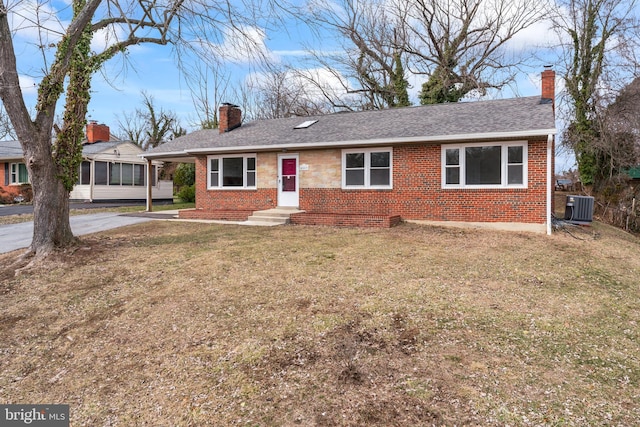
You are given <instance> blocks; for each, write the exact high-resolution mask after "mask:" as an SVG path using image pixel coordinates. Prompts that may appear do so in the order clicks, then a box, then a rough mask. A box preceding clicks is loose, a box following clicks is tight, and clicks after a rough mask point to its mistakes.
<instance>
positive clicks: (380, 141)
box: [149, 128, 557, 157]
mask: <svg viewBox="0 0 640 427" xmlns="http://www.w3.org/2000/svg"><path fill="white" fill-rule="evenodd" d="M556 133H557V130H556V129H555V128H552V129H538V130H530V131H518V132H489V133H472V134H468V133H467V134H458V135H438V136H414V137H408V138H377V139H363V140H353V141H333V142H310V143H306V144H305V143H302V144H301V143H295V144H273V145H270V144H265V145H243V146H232V147H208V148H194V149H191V150H185V151H184V152H182V156H184V154H185V153H187V154H190V155H198V154H213V153H223V152H224V153H230V152H246V151H281V150H302V149H310V148H343V147H358V146H370V145H396V144H411V143H443V144H448V143H454V142H460V141H470V140H479V139H481V140H492V139H523V138H530V137H536V136H538V137H544V138H545V139H546V137H547V136H548V135H549V134H553V135H555V134H556ZM164 154H168V153H163V155H164ZM174 154H175V155H178V153H174ZM149 157H150V156H149Z"/></svg>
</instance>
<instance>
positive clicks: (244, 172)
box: [207, 153, 258, 191]
mask: <svg viewBox="0 0 640 427" xmlns="http://www.w3.org/2000/svg"><path fill="white" fill-rule="evenodd" d="M240 157H241V158H242V186H239V185H237V186H227V187H224V186H223V185H222V179H223V177H224V171H223V163H224V162H223V160H224V159H237V158H240ZM250 158H253V159H254V164H255V169H254V170H252V172H253V173H254V174H255V179H254V182H255V185H252V186H250V185H247V173H248V172H249V171H248V170H247V163H248V159H250ZM213 159H217V160H218V168H219V169H218V183H217V185H213V183H212V182H211V160H213ZM257 188H258V156H257V155H256V153H248V154H226V155H219V156H207V189H208V190H225V191H229V190H255V189H257Z"/></svg>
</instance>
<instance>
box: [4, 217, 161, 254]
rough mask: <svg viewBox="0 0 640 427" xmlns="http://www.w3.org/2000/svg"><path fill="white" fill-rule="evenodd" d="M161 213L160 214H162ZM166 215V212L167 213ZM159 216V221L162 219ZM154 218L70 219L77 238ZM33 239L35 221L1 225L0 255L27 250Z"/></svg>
mask: <svg viewBox="0 0 640 427" xmlns="http://www.w3.org/2000/svg"><path fill="white" fill-rule="evenodd" d="M160 213H161V212H158V214H160ZM165 213H166V211H165ZM160 218H161V217H160V215H158V217H157V219H160ZM153 219H154V217H153V216H151V215H149V216H145V217H139V216H124V215H122V214H120V213H117V212H105V213H96V214H88V215H75V216H71V217H70V218H69V220H70V222H71V230H72V231H73V234H75V235H76V236H82V235H83V234H91V233H97V232H98V231H105V230H110V229H112V228H118V227H124V226H126V225H131V224H139V223H141V222H147V221H152V220H153ZM32 238H33V221H29V222H21V223H19V224H7V225H0V253H5V252H11V251H15V250H16V249H22V248H27V247H29V245H30V244H31V239H32Z"/></svg>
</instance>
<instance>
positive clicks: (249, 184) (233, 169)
mask: <svg viewBox="0 0 640 427" xmlns="http://www.w3.org/2000/svg"><path fill="white" fill-rule="evenodd" d="M207 175H208V188H230V189H255V188H256V178H257V177H256V155H255V154H245V155H242V156H233V155H230V156H209V157H208V158H207Z"/></svg>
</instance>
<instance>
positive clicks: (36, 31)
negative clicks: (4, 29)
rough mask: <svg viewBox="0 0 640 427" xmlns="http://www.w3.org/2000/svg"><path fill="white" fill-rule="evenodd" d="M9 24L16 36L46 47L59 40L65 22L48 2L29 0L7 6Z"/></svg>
mask: <svg viewBox="0 0 640 427" xmlns="http://www.w3.org/2000/svg"><path fill="white" fill-rule="evenodd" d="M9 26H10V27H11V30H12V31H13V32H14V33H15V34H16V36H18V37H21V38H22V39H24V40H25V41H28V42H31V43H35V44H36V45H38V46H44V47H46V46H49V45H51V44H55V43H57V42H58V41H59V40H60V38H61V36H62V34H63V33H64V31H65V28H66V26H67V23H65V22H63V21H61V20H60V19H59V17H58V15H57V11H56V10H54V9H52V8H51V7H49V4H47V3H43V4H40V3H38V2H36V1H32V0H29V1H25V2H19V3H17V4H14V5H11V6H10V7H9Z"/></svg>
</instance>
